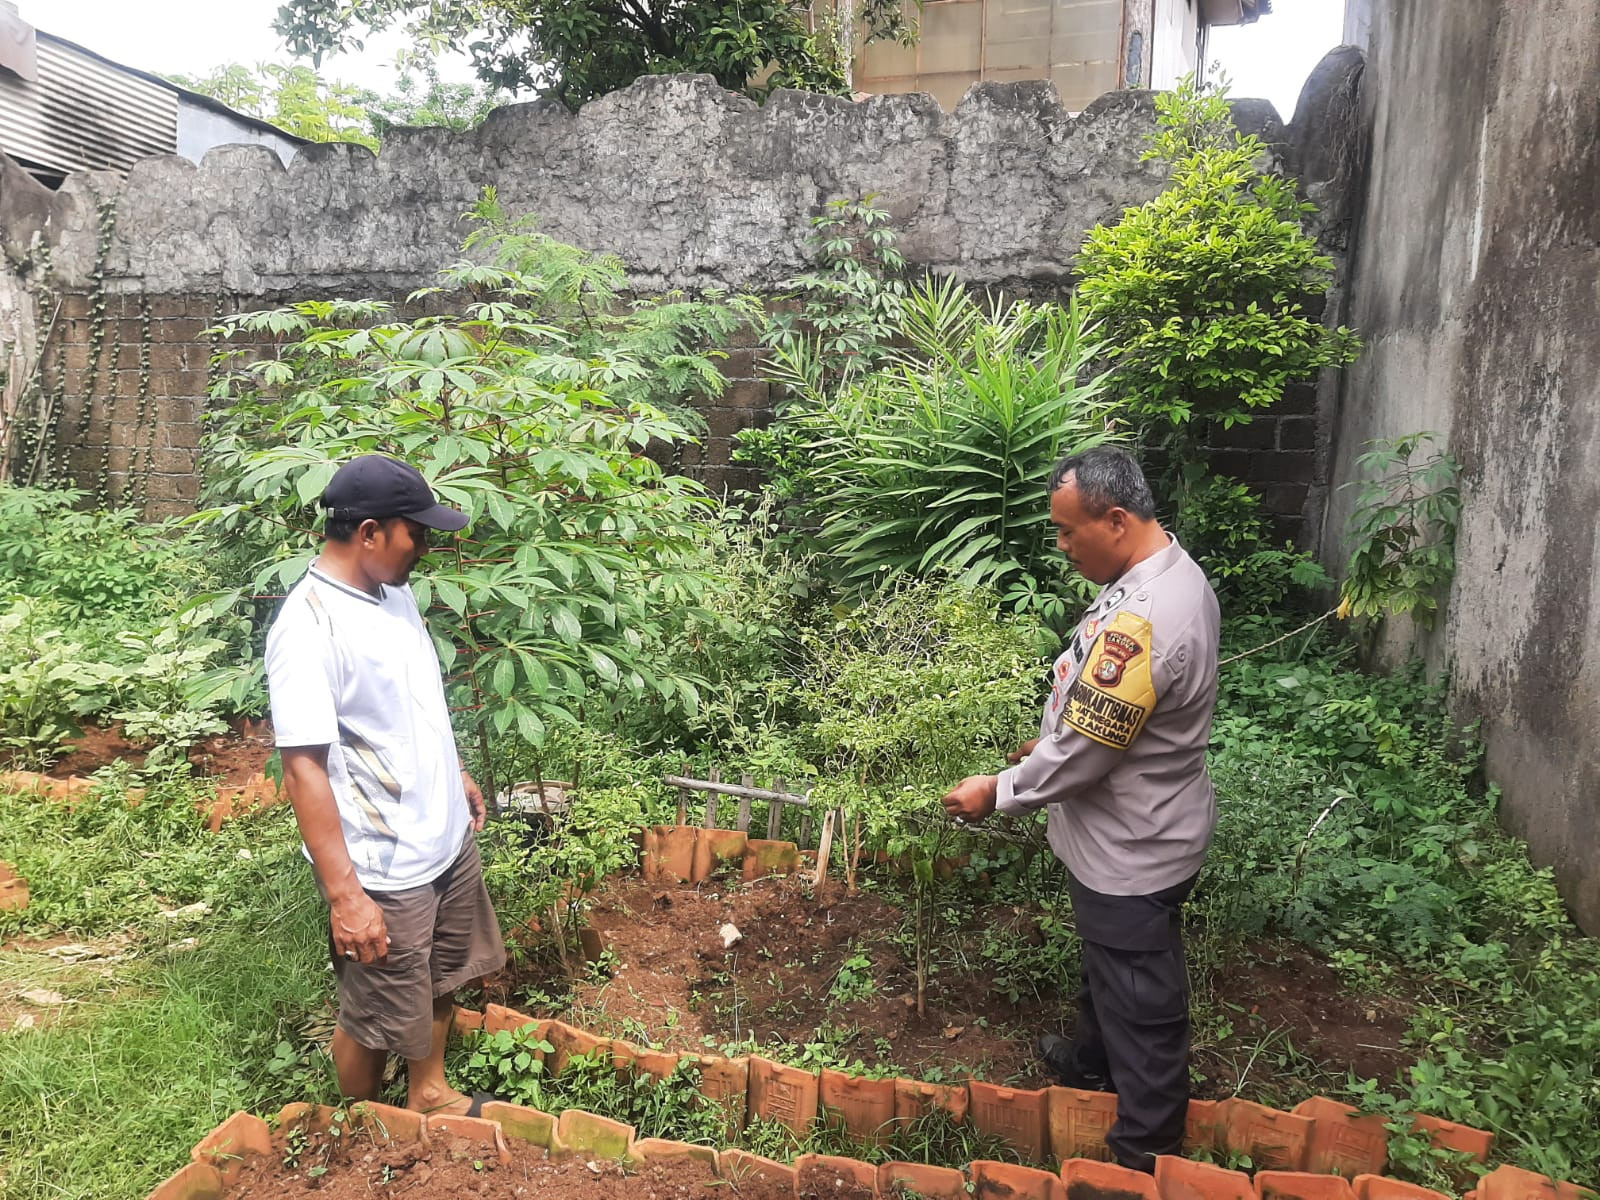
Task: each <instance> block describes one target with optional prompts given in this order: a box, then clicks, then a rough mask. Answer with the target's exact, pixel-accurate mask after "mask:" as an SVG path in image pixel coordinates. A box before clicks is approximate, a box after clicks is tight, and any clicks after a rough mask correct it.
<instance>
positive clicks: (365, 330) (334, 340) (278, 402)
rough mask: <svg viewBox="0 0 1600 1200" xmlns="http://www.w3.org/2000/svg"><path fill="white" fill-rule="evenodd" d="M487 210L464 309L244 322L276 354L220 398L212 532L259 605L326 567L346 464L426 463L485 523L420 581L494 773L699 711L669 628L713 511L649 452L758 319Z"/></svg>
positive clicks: (462, 272)
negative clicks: (609, 728)
mask: <svg viewBox="0 0 1600 1200" xmlns="http://www.w3.org/2000/svg"><path fill="white" fill-rule="evenodd" d="M476 215H477V217H478V218H479V221H480V228H479V230H478V232H477V233H476V234H475V235H474V236H473V237H472V238H471V239H470V240H469V243H468V249H469V252H471V253H472V254H473V255H474V257H472V258H469V259H467V260H464V261H462V262H458V263H456V264H454V265H452V266H450V267H448V268H446V269H445V270H444V271H443V272H442V280H443V284H442V289H430V290H431V291H435V292H437V291H440V290H442V291H443V292H444V293H446V294H452V295H453V294H459V293H465V294H466V295H467V296H468V297H469V298H470V301H471V302H470V303H468V304H467V305H466V306H465V307H464V308H463V309H462V311H461V312H460V313H459V314H452V315H444V316H429V317H422V318H416V319H402V318H399V317H397V316H396V315H395V314H394V312H393V311H392V310H391V309H390V307H389V306H387V305H385V304H381V303H375V302H365V301H363V302H355V301H343V300H331V301H307V302H302V303H299V304H295V305H291V306H289V307H287V308H280V309H275V310H271V311H267V312H258V313H251V314H246V315H242V316H239V317H235V318H232V319H230V320H229V321H228V322H227V323H226V325H225V332H226V333H227V334H228V335H229V336H235V335H238V336H246V337H251V338H254V339H260V338H261V337H262V336H263V335H274V336H275V337H276V338H277V340H278V344H277V345H276V346H275V347H274V348H273V349H272V351H271V352H270V353H268V354H266V355H265V356H264V357H261V358H259V359H258V360H256V361H248V362H243V363H239V364H236V367H235V369H234V370H232V371H230V372H228V373H227V374H226V375H225V376H224V377H223V378H222V380H221V381H220V382H219V384H218V385H217V388H216V390H215V392H214V399H215V400H216V401H217V410H218V416H217V418H216V420H215V422H214V423H213V427H212V430H211V432H210V435H209V437H208V439H207V457H208V473H207V479H208V485H209V491H208V495H207V501H208V504H209V507H208V508H207V510H206V511H204V512H203V513H202V514H201V519H203V520H207V521H211V522H215V523H217V524H218V525H220V526H221V527H222V528H223V529H224V530H225V531H227V532H228V533H230V534H231V535H232V536H234V537H235V538H237V539H244V540H246V541H247V542H248V543H249V544H250V545H252V547H253V550H254V554H255V557H256V559H257V561H258V567H257V570H256V572H255V579H254V588H255V591H256V592H258V593H259V592H268V591H270V590H272V589H274V588H276V589H281V588H283V587H285V586H287V585H288V584H290V583H291V582H293V581H294V580H295V579H297V578H298V577H299V576H300V575H301V573H302V572H303V571H304V570H305V568H306V565H307V564H308V562H309V561H310V559H311V557H312V556H313V555H314V554H315V553H316V549H317V546H316V541H315V538H314V536H313V534H312V528H313V524H314V520H315V513H314V510H313V507H312V506H313V505H314V504H315V501H316V499H317V497H318V496H319V495H320V494H321V492H322V489H323V487H324V486H325V485H326V483H327V481H328V480H329V478H331V476H332V474H333V472H334V471H335V470H336V469H337V467H338V466H339V464H340V463H342V462H344V461H346V460H347V459H349V458H351V457H354V456H355V455H357V454H362V453H370V452H382V453H388V454H393V455H395V456H397V457H400V458H403V459H406V460H408V461H410V462H412V463H414V464H415V465H416V466H418V467H419V468H420V469H421V470H422V472H423V474H424V475H425V476H427V478H428V479H429V481H430V482H431V483H432V485H433V487H434V489H435V490H436V491H437V492H438V493H439V494H440V496H441V497H443V498H444V500H445V501H446V502H448V503H451V504H454V505H457V506H460V507H462V508H463V509H465V510H467V511H468V512H469V513H470V514H471V517H472V524H471V526H470V527H469V529H468V531H467V532H466V534H464V535H463V536H461V537H459V538H456V539H455V540H454V541H453V542H451V543H450V544H448V545H447V546H445V547H443V548H442V549H441V550H439V551H436V552H435V554H434V556H433V559H434V561H433V562H432V563H431V564H430V565H429V566H428V567H427V568H426V569H425V570H424V571H423V572H421V573H419V574H418V575H417V577H416V578H415V580H414V582H413V588H414V589H415V591H416V594H417V600H418V603H419V605H420V606H421V607H422V609H423V610H424V612H425V613H426V614H427V615H428V617H429V621H430V626H431V628H432V630H433V632H434V637H435V641H436V643H437V645H438V647H439V652H440V655H441V658H442V659H443V662H444V666H445V669H446V672H447V678H448V680H449V684H450V691H451V697H452V700H453V702H454V703H455V704H456V705H457V706H458V707H459V708H461V709H464V710H466V711H467V712H468V713H469V714H470V715H469V717H468V718H467V720H468V721H469V722H470V723H471V724H472V725H474V726H476V730H477V735H478V743H479V749H480V751H481V752H483V756H484V758H487V757H488V756H487V753H486V748H487V746H488V743H489V741H490V740H491V738H492V737H493V736H495V735H505V734H508V733H513V734H515V735H516V736H518V737H520V738H522V739H523V740H524V741H526V742H528V743H530V744H533V745H535V746H537V745H539V744H541V743H542V742H543V740H544V738H545V735H546V731H547V729H548V728H549V726H550V725H551V723H552V722H561V723H566V724H574V723H576V722H578V721H579V720H580V719H581V718H582V717H583V716H590V717H594V718H602V717H604V716H606V715H608V714H610V713H613V712H615V711H616V710H617V709H619V708H621V707H624V706H627V705H631V704H646V703H647V704H650V705H653V706H655V707H656V708H658V709H660V710H661V711H663V712H668V713H670V712H674V711H677V712H684V713H686V712H689V711H692V710H693V709H694V707H695V705H696V704H697V699H698V697H697V691H696V686H695V682H696V681H695V680H694V679H693V678H691V677H689V676H688V675H685V674H683V673H681V672H680V671H677V670H675V669H674V668H673V667H672V665H671V663H670V661H669V659H668V655H667V654H666V653H665V652H664V650H663V646H662V644H661V642H662V627H661V624H660V622H659V620H658V618H657V614H659V613H660V612H662V611H664V610H665V609H667V608H669V607H672V606H682V607H687V608H693V607H694V606H695V605H696V604H697V603H698V600H699V599H700V597H701V596H702V594H703V593H704V591H705V589H706V588H707V586H708V579H707V576H706V574H705V572H703V571H701V570H700V569H698V567H697V565H696V563H695V560H694V557H693V550H694V547H695V544H696V541H697V539H698V538H699V536H700V534H701V531H702V528H703V524H704V522H705V521H706V519H707V513H708V511H709V508H710V503H711V502H710V500H709V497H708V496H707V494H706V493H705V491H704V489H702V488H701V487H699V486H698V485H697V484H695V483H693V482H692V481H690V480H688V479H686V478H683V477H680V476H674V475H669V474H666V473H665V472H664V471H663V470H662V469H661V467H660V466H658V465H657V463H656V462H655V461H654V460H653V459H652V458H651V457H649V456H647V455H646V454H645V451H646V449H647V448H650V447H652V446H655V447H666V448H669V449H670V448H671V447H673V446H675V445H678V444H680V443H682V442H684V441H685V440H686V439H687V437H688V434H687V432H686V430H685V429H684V427H683V425H682V424H681V423H680V422H679V421H678V420H675V419H674V418H673V417H672V416H671V415H670V414H668V413H667V412H666V411H664V409H663V407H662V406H661V401H663V400H665V399H666V398H667V395H668V394H669V393H674V394H676V395H677V396H679V397H682V396H685V395H688V394H693V393H694V392H695V391H700V390H709V389H713V388H715V387H717V386H720V376H719V375H718V374H717V372H716V370H715V368H714V366H713V364H712V363H711V361H710V360H709V358H708V357H707V355H706V353H702V352H699V351H698V350H695V349H691V347H696V346H702V345H705V344H707V342H708V341H712V342H714V340H715V338H716V335H717V334H718V332H719V331H726V330H728V329H731V328H732V327H734V326H735V325H737V324H738V323H739V321H741V320H742V319H743V317H742V316H741V315H740V314H739V311H738V308H737V306H734V307H732V308H728V307H725V306H721V305H719V304H718V303H716V302H715V301H706V302H695V303H693V304H689V303H683V302H680V301H678V300H676V299H673V298H668V299H667V300H664V301H662V302H659V303H650V302H642V303H640V304H638V305H634V306H622V305H621V303H620V300H619V298H618V296H617V292H618V291H619V290H620V286H621V283H622V282H623V280H624V276H623V275H622V273H621V266H620V264H618V263H617V262H616V261H615V260H614V259H610V258H605V257H602V256H593V255H588V254H585V253H584V252H581V251H577V250H574V249H573V248H571V247H568V246H563V245H561V244H559V243H556V242H553V241H552V240H550V239H548V238H545V237H543V236H542V235H539V234H537V233H536V232H535V231H533V230H532V229H530V228H529V227H527V225H526V224H524V223H516V222H508V221H506V220H505V218H504V216H503V214H502V213H501V212H500V210H499V208H498V205H497V204H495V202H494V199H493V196H492V194H491V195H489V196H487V197H486V199H485V202H484V203H483V204H482V205H480V207H479V209H478V211H477V214H476ZM491 782H492V781H491Z"/></svg>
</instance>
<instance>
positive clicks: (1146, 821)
mask: <svg viewBox="0 0 1600 1200" xmlns="http://www.w3.org/2000/svg"><path fill="white" fill-rule="evenodd" d="M1220 627H1221V614H1220V612H1219V610H1218V608H1217V598H1216V595H1215V594H1214V593H1213V592H1212V590H1211V585H1210V584H1209V583H1208V582H1206V577H1205V575H1204V574H1203V573H1202V572H1201V570H1200V568H1199V566H1197V565H1196V563H1195V561H1194V560H1193V559H1192V558H1190V557H1189V555H1188V553H1187V552H1185V550H1184V549H1183V547H1182V546H1180V545H1178V543H1177V541H1176V540H1173V541H1172V542H1171V544H1170V545H1168V546H1167V548H1166V549H1165V550H1162V551H1159V552H1158V553H1156V554H1153V555H1151V556H1150V557H1149V558H1147V559H1145V560H1144V561H1143V562H1141V563H1139V564H1138V565H1136V566H1135V567H1133V569H1132V570H1130V571H1128V572H1126V573H1125V574H1124V575H1123V576H1122V577H1121V578H1120V579H1118V580H1117V581H1116V582H1115V583H1111V584H1108V585H1106V587H1105V588H1104V589H1102V590H1101V592H1100V595H1099V596H1098V597H1097V598H1096V600H1095V602H1094V604H1093V605H1091V606H1090V608H1089V611H1088V612H1087V613H1085V614H1084V618H1083V621H1082V622H1081V623H1080V624H1079V626H1078V628H1077V630H1076V631H1075V632H1074V633H1073V635H1072V641H1071V643H1070V645H1069V646H1068V648H1067V649H1066V650H1065V651H1064V652H1063V653H1062V655H1061V657H1060V658H1058V659H1056V662H1055V668H1054V671H1053V674H1052V677H1051V691H1050V701H1049V703H1048V704H1046V706H1045V710H1044V719H1043V721H1042V722H1041V723H1040V726H1039V746H1038V748H1037V749H1036V750H1035V751H1034V752H1033V753H1032V754H1031V755H1029V756H1028V758H1027V759H1025V760H1024V761H1023V762H1022V763H1020V764H1019V765H1017V766H1015V767H1011V768H1009V769H1008V770H1005V771H1002V772H1001V773H1000V784H999V790H998V794H997V798H996V804H995V808H996V811H998V812H1009V813H1024V812H1030V811H1033V810H1035V809H1038V808H1040V807H1042V806H1044V805H1047V804H1048V805H1049V806H1050V812H1049V824H1048V832H1049V837H1050V847H1051V849H1053V850H1054V851H1055V853H1056V856H1057V857H1058V858H1060V859H1061V861H1062V862H1064V863H1065V864H1066V865H1067V869H1068V870H1069V871H1070V872H1071V873H1072V875H1073V877H1074V878H1075V879H1076V880H1078V881H1079V882H1080V883H1082V884H1083V885H1085V886H1086V887H1089V888H1092V889H1093V890H1094V891H1096V892H1102V893H1104V894H1106V895H1110V896H1146V895H1149V894H1151V893H1153V892H1159V891H1161V890H1162V889H1164V888H1169V887H1173V886H1174V885H1176V884H1179V883H1182V882H1183V881H1185V880H1187V879H1189V878H1191V877H1192V876H1193V875H1194V874H1195V873H1196V872H1198V871H1199V870H1200V865H1201V863H1202V862H1204V860H1205V856H1206V849H1207V847H1208V846H1209V845H1210V844H1211V832H1212V830H1213V828H1214V827H1215V826H1216V821H1217V805H1216V796H1215V793H1214V792H1213V791H1212V787H1211V777H1210V776H1209V775H1208V774H1207V773H1206V746H1207V743H1209V742H1210V740H1211V711H1212V708H1213V707H1214V706H1215V704H1216V700H1217V637H1218V633H1219V631H1220Z"/></svg>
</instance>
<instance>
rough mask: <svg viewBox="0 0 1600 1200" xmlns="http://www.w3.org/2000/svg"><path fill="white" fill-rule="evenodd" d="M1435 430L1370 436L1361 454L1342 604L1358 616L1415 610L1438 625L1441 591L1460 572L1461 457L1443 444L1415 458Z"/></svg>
mask: <svg viewBox="0 0 1600 1200" xmlns="http://www.w3.org/2000/svg"><path fill="white" fill-rule="evenodd" d="M1435 436H1436V435H1435V434H1432V433H1412V434H1407V435H1405V436H1404V437H1399V438H1394V439H1392V440H1390V441H1376V442H1371V443H1369V446H1370V449H1368V451H1367V453H1365V454H1363V455H1362V456H1361V457H1360V458H1358V459H1357V460H1356V467H1357V469H1358V470H1359V471H1361V472H1362V474H1363V475H1365V476H1367V478H1366V479H1364V480H1360V481H1357V482H1354V483H1349V484H1346V485H1345V486H1346V487H1356V488H1357V489H1358V490H1357V493H1356V507H1355V511H1354V512H1352V513H1351V514H1350V528H1349V530H1348V538H1349V541H1350V544H1351V551H1350V565H1349V570H1348V572H1347V573H1346V575H1345V580H1344V586H1343V588H1342V591H1341V596H1342V603H1341V605H1340V611H1341V612H1342V613H1344V614H1346V615H1348V616H1353V617H1356V618H1358V619H1359V618H1366V619H1369V620H1370V619H1374V618H1377V617H1382V616H1386V615H1391V614H1392V615H1397V616H1398V615H1409V616H1411V617H1412V618H1413V619H1415V620H1416V622H1417V623H1418V624H1419V625H1421V626H1422V627H1423V628H1424V629H1432V628H1433V619H1434V616H1435V614H1436V613H1437V612H1438V608H1439V598H1438V594H1439V592H1440V591H1441V590H1442V589H1443V588H1445V587H1446V586H1447V585H1448V584H1449V582H1450V577H1451V576H1452V575H1454V574H1455V567H1456V557H1455V538H1456V525H1457V523H1458V522H1459V521H1460V519H1461V491H1460V488H1459V487H1458V486H1457V483H1456V480H1457V478H1458V477H1459V475H1460V474H1461V465H1460V464H1459V463H1457V462H1456V460H1455V459H1454V458H1452V457H1451V456H1450V455H1448V454H1444V453H1441V452H1438V451H1435V452H1433V453H1429V454H1426V456H1425V457H1423V458H1422V459H1421V461H1420V462H1413V460H1414V459H1416V458H1417V457H1418V455H1422V454H1424V451H1425V448H1426V447H1427V446H1428V445H1429V444H1430V443H1432V442H1433V440H1434V438H1435Z"/></svg>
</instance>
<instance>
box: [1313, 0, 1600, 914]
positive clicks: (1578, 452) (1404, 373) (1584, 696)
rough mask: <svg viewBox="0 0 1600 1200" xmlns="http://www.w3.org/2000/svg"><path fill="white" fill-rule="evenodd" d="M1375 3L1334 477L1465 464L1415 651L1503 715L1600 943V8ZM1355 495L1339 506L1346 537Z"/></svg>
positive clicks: (1536, 843)
mask: <svg viewBox="0 0 1600 1200" xmlns="http://www.w3.org/2000/svg"><path fill="white" fill-rule="evenodd" d="M1362 10H1363V11H1362V14H1361V15H1362V16H1363V17H1365V18H1366V19H1368V20H1369V21H1370V27H1369V28H1370V38H1371V43H1370V49H1369V61H1368V67H1367V77H1366V82H1365V85H1364V88H1363V91H1364V101H1363V103H1364V107H1365V110H1366V116H1367V117H1368V119H1369V120H1370V122H1371V138H1372V142H1371V167H1370V170H1371V177H1370V184H1369V187H1368V189H1367V202H1366V206H1365V209H1364V211H1363V212H1362V214H1361V217H1360V222H1359V233H1358V238H1357V246H1356V251H1355V265H1354V269H1353V275H1352V279H1351V283H1350V290H1351V308H1350V319H1351V322H1352V323H1353V324H1354V325H1355V326H1357V327H1358V328H1360V329H1361V330H1362V331H1363V332H1364V334H1365V335H1366V338H1367V342H1368V350H1367V353H1366V354H1365V356H1364V357H1363V358H1362V360H1361V361H1360V362H1359V363H1358V364H1356V365H1355V367H1353V368H1352V369H1351V370H1350V371H1349V372H1348V373H1347V374H1346V376H1345V382H1344V388H1343V392H1342V400H1341V409H1340V411H1339V413H1338V419H1337V421H1336V430H1337V434H1338V441H1337V445H1336V446H1335V449H1334V475H1335V477H1337V478H1340V479H1349V478H1351V477H1352V475H1353V471H1354V468H1353V460H1354V458H1355V456H1356V455H1357V454H1359V453H1360V452H1361V449H1362V443H1363V442H1364V441H1366V440H1367V439H1369V438H1375V437H1388V436H1393V435H1396V434H1400V433H1406V432H1411V431H1414V430H1419V429H1434V430H1438V431H1439V432H1440V433H1442V434H1444V435H1446V436H1447V437H1448V441H1449V447H1450V449H1451V450H1452V451H1453V452H1454V453H1455V454H1456V455H1457V456H1458V457H1459V458H1460V459H1461V460H1462V462H1463V464H1464V470H1465V474H1464V479H1463V493H1464V498H1465V505H1466V509H1465V514H1464V517H1463V521H1462V525H1461V529H1460V534H1459V537H1458V540H1457V558H1458V564H1457V568H1456V575H1455V580H1454V585H1453V589H1452V593H1451V596H1450V602H1449V611H1448V613H1447V615H1446V619H1445V620H1444V621H1443V623H1442V625H1441V628H1440V630H1439V631H1438V632H1436V633H1435V634H1433V635H1432V636H1424V635H1422V634H1420V633H1417V632H1416V631H1412V635H1413V638H1414V640H1415V642H1416V643H1417V644H1418V645H1420V647H1421V648H1422V649H1423V650H1424V651H1425V652H1426V654H1427V655H1428V657H1429V659H1430V661H1431V662H1432V663H1433V664H1434V665H1436V666H1438V667H1447V668H1448V669H1449V670H1450V671H1451V672H1452V678H1453V687H1454V693H1455V699H1456V702H1457V705H1458V707H1459V709H1460V711H1461V713H1462V715H1463V716H1478V717H1481V718H1482V720H1483V732H1484V734H1485V736H1486V737H1487V740H1488V748H1489V757H1488V767H1489V774H1490V776H1491V778H1493V779H1494V780H1496V781H1497V782H1499V783H1500V784H1501V785H1502V786H1503V787H1504V788H1505V819H1506V822H1507V824H1508V826H1509V827H1510V828H1511V829H1512V830H1513V831H1514V832H1516V833H1517V834H1519V835H1521V836H1523V837H1526V838H1527V839H1528V842H1529V844H1530V846H1531V847H1532V850H1533V853H1534V856H1535V857H1536V859H1538V860H1539V861H1541V862H1546V863H1551V864H1553V865H1554V867H1555V870H1556V875H1557V878H1558V880H1559V882H1560V884H1561V887H1562V891H1563V893H1564V895H1565V896H1566V897H1567V899H1568V901H1569V902H1570V903H1571V905H1572V907H1573V909H1574V910H1575V912H1576V913H1577V915H1578V917H1579V920H1580V921H1581V922H1582V923H1583V925H1584V926H1585V928H1586V929H1588V930H1589V931H1590V932H1593V933H1600V858H1597V856H1596V847H1597V846H1600V754H1597V753H1596V752H1595V749H1594V745H1593V742H1592V741H1591V739H1593V738H1595V737H1596V736H1597V735H1600V604H1597V603H1596V597H1595V581H1596V578H1597V569H1600V536H1597V534H1596V528H1597V527H1596V523H1595V513H1596V511H1597V507H1600V104H1597V102H1596V91H1595V80H1596V79H1597V78H1600V0H1548V2H1546V3H1542V4H1529V5H1515V6H1513V5H1510V4H1507V3H1503V2H1499V3H1496V2H1493V0H1460V2H1458V3H1451V4H1416V3H1413V2H1411V0H1369V2H1367V3H1364V4H1363V5H1362ZM1350 502H1351V496H1350V495H1349V493H1348V492H1346V493H1342V494H1341V493H1335V495H1334V502H1333V504H1332V505H1331V506H1330V508H1329V512H1328V528H1329V529H1330V530H1337V529H1340V528H1342V527H1343V520H1344V518H1345V516H1346V515H1347V513H1348V510H1349V506H1350ZM1399 648H1401V647H1393V646H1392V647H1390V649H1391V651H1393V650H1395V649H1399Z"/></svg>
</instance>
